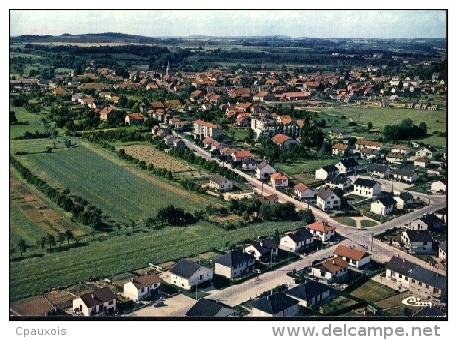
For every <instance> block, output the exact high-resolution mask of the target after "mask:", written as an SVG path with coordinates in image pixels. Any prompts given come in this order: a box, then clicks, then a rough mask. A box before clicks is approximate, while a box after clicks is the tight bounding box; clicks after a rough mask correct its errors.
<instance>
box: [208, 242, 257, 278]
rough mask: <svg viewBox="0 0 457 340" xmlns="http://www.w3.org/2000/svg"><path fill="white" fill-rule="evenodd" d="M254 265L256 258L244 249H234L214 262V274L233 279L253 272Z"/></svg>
mask: <svg viewBox="0 0 457 340" xmlns="http://www.w3.org/2000/svg"><path fill="white" fill-rule="evenodd" d="M254 264H255V257H254V256H252V255H251V254H247V253H246V252H245V251H244V249H234V250H230V251H229V252H228V253H226V254H224V255H222V256H220V257H218V258H217V259H215V260H214V273H215V274H217V275H221V276H225V277H227V278H229V279H233V278H236V277H239V276H243V275H246V274H248V273H250V272H252V270H253V269H254Z"/></svg>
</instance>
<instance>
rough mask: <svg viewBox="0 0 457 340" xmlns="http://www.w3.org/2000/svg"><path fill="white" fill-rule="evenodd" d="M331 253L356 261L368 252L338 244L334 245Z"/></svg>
mask: <svg viewBox="0 0 457 340" xmlns="http://www.w3.org/2000/svg"><path fill="white" fill-rule="evenodd" d="M333 255H338V256H340V257H346V258H350V259H353V260H356V261H360V260H361V259H363V258H364V257H367V256H368V255H369V254H368V253H367V252H366V251H363V250H360V249H355V248H348V247H346V246H343V245H339V246H338V247H336V249H335V251H334V252H333Z"/></svg>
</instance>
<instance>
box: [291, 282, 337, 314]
mask: <svg viewBox="0 0 457 340" xmlns="http://www.w3.org/2000/svg"><path fill="white" fill-rule="evenodd" d="M286 294H287V295H288V296H290V297H293V298H295V299H297V300H298V301H299V303H298V304H299V305H301V306H304V307H308V308H309V307H312V306H316V305H318V304H319V303H321V302H322V301H324V300H325V299H327V298H328V297H329V296H330V290H329V288H328V287H327V286H326V285H324V284H322V283H320V282H317V281H314V280H311V281H306V282H305V283H302V284H300V285H298V286H296V287H294V288H292V289H289V290H288V291H287V292H286Z"/></svg>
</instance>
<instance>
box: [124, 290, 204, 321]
mask: <svg viewBox="0 0 457 340" xmlns="http://www.w3.org/2000/svg"><path fill="white" fill-rule="evenodd" d="M164 302H165V306H163V307H157V308H156V307H154V306H152V305H150V306H148V307H144V308H142V309H139V310H137V311H135V312H133V313H132V314H129V316H157V317H165V316H168V317H170V316H172V317H173V316H185V315H186V312H187V311H188V310H189V309H190V308H191V307H192V306H193V305H194V304H195V303H196V302H197V300H194V299H192V298H190V297H188V296H186V295H183V294H178V295H176V296H173V297H171V298H169V299H166V300H164Z"/></svg>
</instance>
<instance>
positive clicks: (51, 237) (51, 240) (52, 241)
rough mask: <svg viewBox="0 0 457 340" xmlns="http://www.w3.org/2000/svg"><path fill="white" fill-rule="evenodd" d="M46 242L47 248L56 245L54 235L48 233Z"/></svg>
mask: <svg viewBox="0 0 457 340" xmlns="http://www.w3.org/2000/svg"><path fill="white" fill-rule="evenodd" d="M47 242H48V245H49V250H51V249H52V247H54V246H55V245H56V238H55V237H54V235H51V234H48V236H47Z"/></svg>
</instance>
